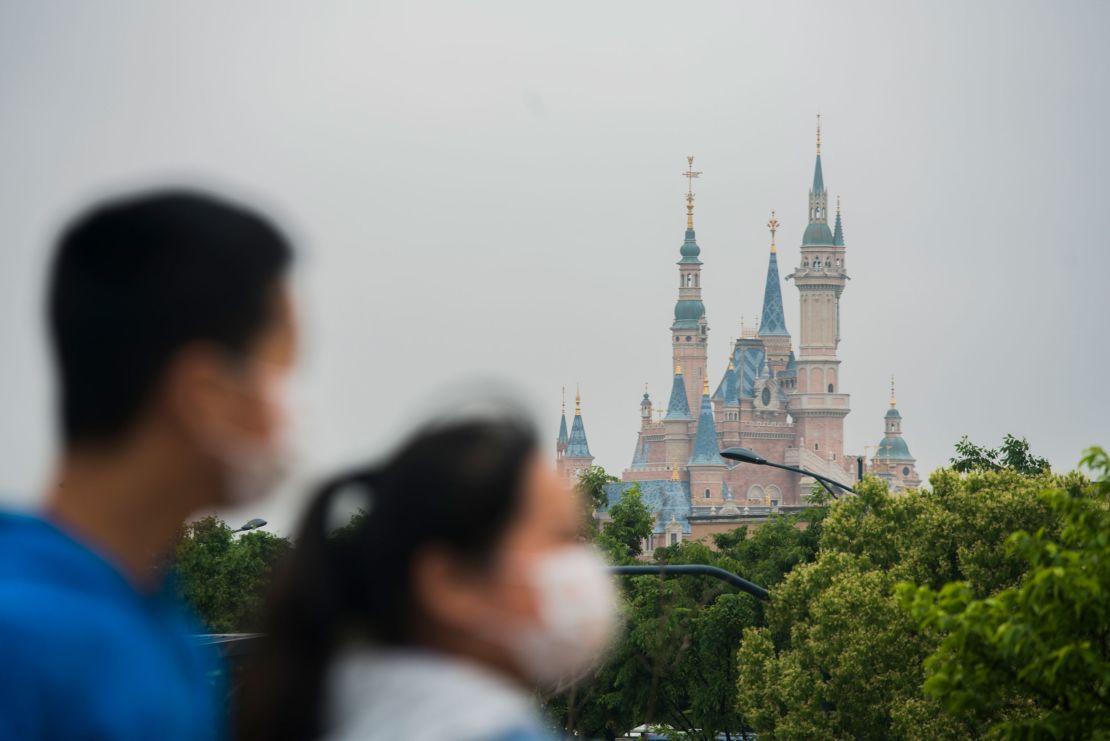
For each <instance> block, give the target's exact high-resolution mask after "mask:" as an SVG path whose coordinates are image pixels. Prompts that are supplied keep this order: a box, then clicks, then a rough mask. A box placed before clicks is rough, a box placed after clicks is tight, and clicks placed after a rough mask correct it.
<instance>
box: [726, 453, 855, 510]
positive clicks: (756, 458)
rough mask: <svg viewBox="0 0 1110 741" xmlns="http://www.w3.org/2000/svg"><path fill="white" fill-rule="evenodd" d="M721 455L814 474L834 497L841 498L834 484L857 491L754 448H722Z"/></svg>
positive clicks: (853, 491)
mask: <svg viewBox="0 0 1110 741" xmlns="http://www.w3.org/2000/svg"><path fill="white" fill-rule="evenodd" d="M721 457H722V458H728V459H729V460H733V461H740V462H741V463H753V464H755V465H757V466H771V467H772V468H781V469H782V470H784V471H792V472H793V473H800V474H801V475H803V476H812V477H813V478H814V479H816V480H817V482H818V483H819V484H821V486H823V487H825V491H827V492H828V493H829V494H830V495H831V496H832V498H833V499H840V497H838V496H837V495H836V492H835V491H833V490H832V486H836V487H839V488H841V489H844V490H845V491H850V492H852V493H853V494H855V493H856V490H855V489H853V488H852V487H850V486H845V485H844V484H842V483H840V482H839V481H833V480H832V479H830V478H826V477H825V476H822V475H821V474H819V473H814V472H813V471H807V470H806V469H804V468H798V467H797V466H786V465H783V464H782V463H772V462H771V461H769V460H767V459H766V458H764V457H763V456H761V455H760V454H759V453H757V452H755V451H754V450H748V449H747V448H728V449H727V450H722V451H721ZM829 484H832V486H829Z"/></svg>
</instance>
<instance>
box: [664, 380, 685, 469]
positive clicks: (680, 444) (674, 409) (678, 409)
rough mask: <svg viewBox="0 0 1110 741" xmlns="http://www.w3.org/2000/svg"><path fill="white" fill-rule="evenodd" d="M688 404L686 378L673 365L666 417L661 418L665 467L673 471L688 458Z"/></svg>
mask: <svg viewBox="0 0 1110 741" xmlns="http://www.w3.org/2000/svg"><path fill="white" fill-rule="evenodd" d="M690 419H691V417H690V402H689V401H688V400H687V398H686V378H685V375H684V374H683V372H682V366H681V365H680V364H678V363H675V367H674V383H673V384H672V385H671V399H670V402H669V403H668V404H667V416H665V417H663V446H664V450H665V451H666V453H665V455H666V459H667V465H669V466H672V467H673V468H674V470H675V471H677V470H678V468H679V467H680V466H684V465H685V464H686V461H687V460H688V459H689V458H690Z"/></svg>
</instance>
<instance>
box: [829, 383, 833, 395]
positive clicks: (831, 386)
mask: <svg viewBox="0 0 1110 741" xmlns="http://www.w3.org/2000/svg"><path fill="white" fill-rule="evenodd" d="M832 392H833V385H832V384H831V383H830V384H829V393H830V394H831V393H832Z"/></svg>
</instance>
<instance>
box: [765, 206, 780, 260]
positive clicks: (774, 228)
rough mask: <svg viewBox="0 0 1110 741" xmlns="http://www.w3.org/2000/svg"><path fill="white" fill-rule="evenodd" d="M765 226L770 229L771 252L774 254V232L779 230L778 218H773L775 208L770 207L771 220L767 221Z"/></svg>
mask: <svg viewBox="0 0 1110 741" xmlns="http://www.w3.org/2000/svg"><path fill="white" fill-rule="evenodd" d="M767 228H768V229H770V230H771V254H772V255H773V254H775V251H776V250H775V232H777V231H778V230H779V220H778V219H776V218H775V209H773V208H772V209H771V220H770V221H768V222H767Z"/></svg>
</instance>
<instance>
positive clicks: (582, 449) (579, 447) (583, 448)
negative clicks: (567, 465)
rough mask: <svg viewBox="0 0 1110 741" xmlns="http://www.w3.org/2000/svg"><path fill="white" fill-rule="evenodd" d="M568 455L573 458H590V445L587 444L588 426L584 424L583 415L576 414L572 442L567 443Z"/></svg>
mask: <svg viewBox="0 0 1110 741" xmlns="http://www.w3.org/2000/svg"><path fill="white" fill-rule="evenodd" d="M567 455H568V456H570V457H572V458H589V457H590V445H589V443H587V442H586V426H585V425H584V424H582V415H581V414H575V415H574V422H573V423H571V426H570V440H569V441H568V442H567Z"/></svg>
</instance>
